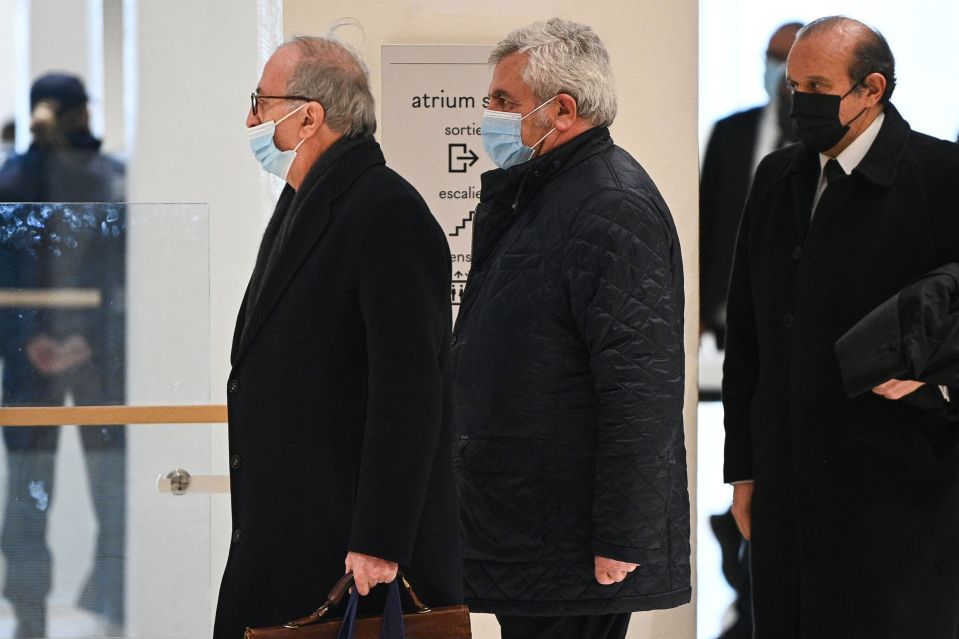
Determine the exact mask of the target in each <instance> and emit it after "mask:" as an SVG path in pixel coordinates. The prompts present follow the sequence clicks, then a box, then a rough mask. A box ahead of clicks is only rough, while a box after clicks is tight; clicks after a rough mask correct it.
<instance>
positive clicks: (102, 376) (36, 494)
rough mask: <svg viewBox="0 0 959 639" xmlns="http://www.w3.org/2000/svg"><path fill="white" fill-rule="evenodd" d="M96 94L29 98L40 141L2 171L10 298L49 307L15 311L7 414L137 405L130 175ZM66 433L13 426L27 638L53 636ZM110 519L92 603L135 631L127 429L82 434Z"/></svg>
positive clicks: (12, 517) (77, 91)
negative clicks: (109, 138) (131, 342)
mask: <svg viewBox="0 0 959 639" xmlns="http://www.w3.org/2000/svg"><path fill="white" fill-rule="evenodd" d="M87 102H88V100H87V94H86V90H85V88H84V86H83V83H82V82H81V80H80V79H79V78H77V77H75V76H73V75H68V74H62V73H50V74H47V75H44V76H42V77H40V78H38V79H37V80H36V81H35V82H34V84H33V86H32V88H31V90H30V108H31V111H32V120H31V124H30V130H31V133H32V134H33V139H32V142H31V144H30V147H29V149H28V150H27V151H26V153H23V154H21V155H13V156H11V157H10V158H9V159H8V160H7V161H6V162H5V163H4V165H3V167H2V169H0V202H8V203H22V204H15V205H9V204H8V205H0V271H2V273H3V274H2V276H0V277H2V286H3V287H4V288H15V289H30V290H35V291H37V292H38V293H40V294H41V297H42V294H44V293H45V294H46V298H45V299H47V302H46V303H42V304H37V305H34V306H31V307H29V308H25V307H20V308H13V307H11V306H10V305H7V308H4V309H2V315H3V321H2V329H3V336H2V340H0V348H2V351H0V356H2V357H3V363H4V366H3V405H4V406H59V405H62V404H64V402H71V401H72V403H73V404H75V405H98V404H122V403H124V323H125V322H124V302H123V297H124V294H123V293H124V291H123V288H124V279H125V277H124V273H125V265H124V262H125V237H124V235H125V234H124V231H125V226H124V224H125V223H124V219H125V216H124V211H123V209H122V207H120V206H116V205H107V204H98V205H96V206H83V205H80V206H76V207H70V206H52V207H51V206H48V205H47V206H43V205H38V204H33V203H43V202H98V203H108V202H119V201H122V200H123V182H124V169H123V166H122V165H121V164H120V163H119V162H117V161H115V160H113V159H111V158H109V157H107V156H105V155H103V154H101V153H100V141H99V140H98V139H96V138H94V137H93V135H92V134H91V133H90V129H89V113H88V111H87ZM55 289H84V290H86V291H88V292H92V293H93V296H94V298H95V300H94V301H93V302H90V303H85V304H80V305H71V304H69V303H59V302H56V299H57V291H56V290H55ZM59 430H60V429H59V428H56V427H47V426H39V427H32V426H31V427H28V426H16V427H6V428H4V429H3V441H4V443H5V445H6V449H7V498H6V506H5V510H4V516H3V524H2V531H0V549H2V552H3V556H4V558H5V559H6V573H5V581H4V585H3V595H4V596H5V597H6V598H7V600H8V601H9V602H10V603H11V604H12V607H13V612H14V615H15V617H16V627H15V631H14V632H15V634H14V636H15V637H42V636H46V633H47V601H46V600H47V595H48V594H49V592H50V588H51V581H52V566H51V552H50V548H49V546H48V544H47V521H48V513H49V508H50V507H51V505H52V502H53V498H54V494H53V485H54V467H55V457H56V452H57V443H58V439H59V434H60V433H59ZM80 439H81V443H82V446H83V452H84V461H85V463H86V470H87V473H88V479H89V482H90V485H91V486H92V488H93V489H92V490H91V493H92V494H91V497H92V501H93V507H94V511H95V516H96V521H97V536H96V548H95V556H94V560H93V566H92V572H91V574H90V575H89V577H88V579H87V581H86V584H85V586H84V588H83V590H82V592H81V595H80V600H79V606H80V607H81V608H84V609H86V610H88V611H90V612H93V613H95V614H96V615H98V616H99V617H100V619H101V621H102V624H101V625H102V628H101V630H102V632H103V634H108V635H110V636H118V635H119V634H122V624H123V620H124V608H123V602H124V555H125V520H126V463H125V432H124V426H121V425H109V426H86V427H82V428H80Z"/></svg>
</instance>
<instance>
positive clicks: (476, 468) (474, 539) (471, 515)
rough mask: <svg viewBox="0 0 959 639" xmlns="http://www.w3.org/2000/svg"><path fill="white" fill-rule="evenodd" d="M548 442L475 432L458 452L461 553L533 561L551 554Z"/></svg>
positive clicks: (495, 558)
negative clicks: (547, 536)
mask: <svg viewBox="0 0 959 639" xmlns="http://www.w3.org/2000/svg"><path fill="white" fill-rule="evenodd" d="M545 445H546V442H543V441H532V440H523V439H512V438H510V439H483V438H473V437H471V438H470V439H469V441H468V442H467V443H466V444H465V445H464V446H463V448H462V449H461V451H460V460H459V473H460V475H459V488H460V511H461V513H462V517H461V522H462V526H463V540H464V544H463V556H464V557H465V558H466V559H479V560H486V561H504V562H517V561H531V560H536V559H539V558H541V557H543V556H545V555H546V554H547V547H546V543H545V539H544V538H545V534H546V530H547V528H548V523H547V521H546V520H545V519H544V515H545V514H546V512H547V511H546V508H547V506H546V503H545V499H546V496H547V494H546V491H545V485H544V484H545V477H544V474H543V467H544V464H543V459H544V452H543V451H544V448H545Z"/></svg>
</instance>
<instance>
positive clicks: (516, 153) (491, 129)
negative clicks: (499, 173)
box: [483, 96, 556, 169]
mask: <svg viewBox="0 0 959 639" xmlns="http://www.w3.org/2000/svg"><path fill="white" fill-rule="evenodd" d="M555 98H556V96H553V97H552V98H550V99H549V100H547V101H546V102H543V103H542V104H541V105H539V106H538V107H536V108H535V109H533V110H532V111H530V112H529V113H527V114H526V115H524V116H520V114H519V113H507V112H505V111H491V110H489V109H486V110H485V111H483V148H485V149H486V154H487V155H489V156H490V159H491V160H493V163H494V164H496V166H498V167H499V168H501V169H508V168H509V167H511V166H516V165H517V164H522V163H523V162H529V161H530V160H531V159H532V158H533V155H534V154H535V153H536V147H537V146H539V144H540V142H542V141H543V140H545V139H546V138H547V137H549V135H550V133H552V132H553V131H555V130H556V127H553V128H552V129H550V130H549V132H548V133H547V134H546V135H544V136H543V137H541V138H540V139H539V141H538V142H536V144H534V145H533V146H526V145H525V144H523V120H525V119H526V118H528V117H529V116H531V115H533V114H534V113H536V112H537V111H539V110H540V109H542V108H543V107H544V106H546V105H547V104H549V103H550V102H552V101H553V100H554V99H555Z"/></svg>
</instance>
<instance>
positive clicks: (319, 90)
mask: <svg viewBox="0 0 959 639" xmlns="http://www.w3.org/2000/svg"><path fill="white" fill-rule="evenodd" d="M283 47H296V49H297V51H298V52H299V54H300V58H299V60H297V61H296V66H295V67H294V69H293V73H291V74H290V79H289V80H288V81H287V85H286V90H287V91H288V92H289V94H290V95H304V96H308V97H311V98H313V99H315V100H316V101H317V102H319V103H320V104H322V105H323V109H324V110H325V111H326V123H327V125H328V126H329V127H330V129H332V130H333V131H335V132H337V133H341V134H342V135H343V136H344V137H347V138H355V137H360V136H364V135H373V134H374V133H375V132H376V105H375V102H374V100H373V93H372V91H370V74H369V71H368V70H367V68H366V65H365V64H363V61H362V60H361V59H360V57H359V56H358V55H357V54H356V53H355V52H353V50H352V49H350V48H349V47H348V46H347V45H346V44H344V43H342V42H337V41H336V40H334V39H332V38H321V37H318V36H298V37H296V38H293V39H292V40H289V41H288V42H285V43H283V44H282V45H280V48H283Z"/></svg>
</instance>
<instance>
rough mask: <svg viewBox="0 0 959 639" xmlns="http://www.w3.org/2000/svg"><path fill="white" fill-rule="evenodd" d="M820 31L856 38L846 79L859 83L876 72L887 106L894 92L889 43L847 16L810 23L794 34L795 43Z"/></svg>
mask: <svg viewBox="0 0 959 639" xmlns="http://www.w3.org/2000/svg"><path fill="white" fill-rule="evenodd" d="M820 31H842V32H846V33H850V34H852V35H854V36H856V37H857V42H856V47H855V49H854V51H853V54H852V59H851V60H850V61H849V77H850V79H851V80H852V81H853V82H856V83H857V85H856V86H857V87H858V86H859V85H858V83H860V82H862V81H863V79H864V78H865V77H866V76H867V75H869V74H870V73H879V74H881V75H882V77H884V78H885V79H886V90H885V91H884V92H883V94H882V98H881V100H880V101H881V102H882V103H883V104H886V103H887V102H889V98H891V97H892V92H893V91H895V89H896V58H895V57H893V55H892V49H890V48H889V43H888V42H886V38H885V37H883V35H882V34H881V33H879V31H878V30H876V29H874V28H872V27H870V26H869V25H868V24H865V23H862V22H860V21H859V20H854V19H852V18H847V17H846V16H827V17H825V18H819V19H818V20H813V21H812V22H810V23H809V24H807V25H806V26H805V27H803V28H802V29H800V30H799V32H798V33H797V34H796V40H797V41H798V40H800V39H802V38H804V37H807V36H810V35H812V34H815V33H819V32H820Z"/></svg>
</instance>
